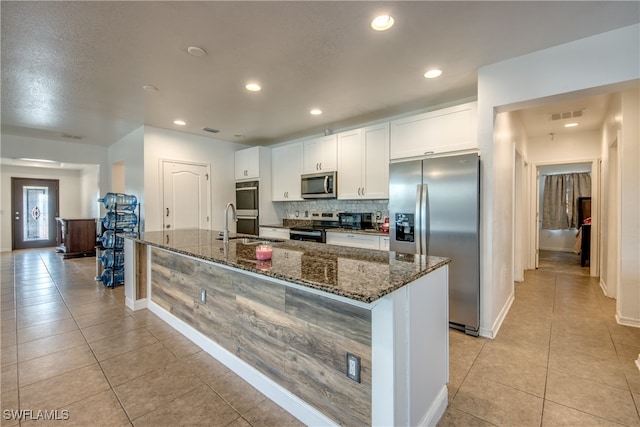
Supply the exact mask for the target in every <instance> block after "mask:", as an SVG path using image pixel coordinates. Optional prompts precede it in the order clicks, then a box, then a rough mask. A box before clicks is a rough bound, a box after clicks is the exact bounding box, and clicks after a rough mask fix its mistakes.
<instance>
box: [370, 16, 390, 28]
mask: <svg viewBox="0 0 640 427" xmlns="http://www.w3.org/2000/svg"><path fill="white" fill-rule="evenodd" d="M394 22H395V21H394V19H393V16H391V15H380V16H376V17H375V18H374V19H373V21H371V28H373V29H374V30H376V31H386V30H388V29H389V28H391V27H393V23H394Z"/></svg>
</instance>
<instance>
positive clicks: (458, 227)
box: [389, 154, 480, 336]
mask: <svg viewBox="0 0 640 427" xmlns="http://www.w3.org/2000/svg"><path fill="white" fill-rule="evenodd" d="M389 214H390V221H389V222H390V230H389V235H390V249H391V250H392V251H396V252H397V253H409V254H426V255H434V256H443V257H448V258H451V260H452V261H451V263H450V264H449V325H450V326H451V327H453V328H456V329H460V330H463V331H465V332H466V333H467V334H469V335H475V336H477V335H478V330H479V327H480V239H479V231H480V230H479V229H480V157H479V156H478V154H464V155H453V156H446V157H435V158H428V159H423V160H412V161H405V162H397V163H391V165H390V166H389Z"/></svg>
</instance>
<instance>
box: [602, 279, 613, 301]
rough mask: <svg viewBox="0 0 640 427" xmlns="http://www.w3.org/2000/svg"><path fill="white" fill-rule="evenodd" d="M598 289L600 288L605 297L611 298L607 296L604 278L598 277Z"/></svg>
mask: <svg viewBox="0 0 640 427" xmlns="http://www.w3.org/2000/svg"><path fill="white" fill-rule="evenodd" d="M600 289H602V293H603V294H604V296H605V297H608V298H611V297H609V292H608V288H607V284H606V283H605V282H604V280H602V277H601V278H600Z"/></svg>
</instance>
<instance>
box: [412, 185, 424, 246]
mask: <svg viewBox="0 0 640 427" xmlns="http://www.w3.org/2000/svg"><path fill="white" fill-rule="evenodd" d="M421 218H422V184H418V185H417V186H416V213H415V219H414V225H413V226H414V228H415V230H414V241H415V243H416V253H417V254H421V253H422V246H421V244H422V237H421V236H422V221H421Z"/></svg>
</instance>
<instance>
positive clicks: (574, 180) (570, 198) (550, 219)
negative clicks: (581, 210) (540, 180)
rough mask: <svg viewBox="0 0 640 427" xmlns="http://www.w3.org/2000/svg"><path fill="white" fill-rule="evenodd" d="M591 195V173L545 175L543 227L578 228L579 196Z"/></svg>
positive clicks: (556, 228) (558, 228) (548, 228)
mask: <svg viewBox="0 0 640 427" xmlns="http://www.w3.org/2000/svg"><path fill="white" fill-rule="evenodd" d="M590 196H591V173H589V172H582V173H567V174H557V175H545V180H544V198H543V202H542V228H543V229H545V230H566V229H569V228H578V227H580V224H578V198H579V197H590Z"/></svg>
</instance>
